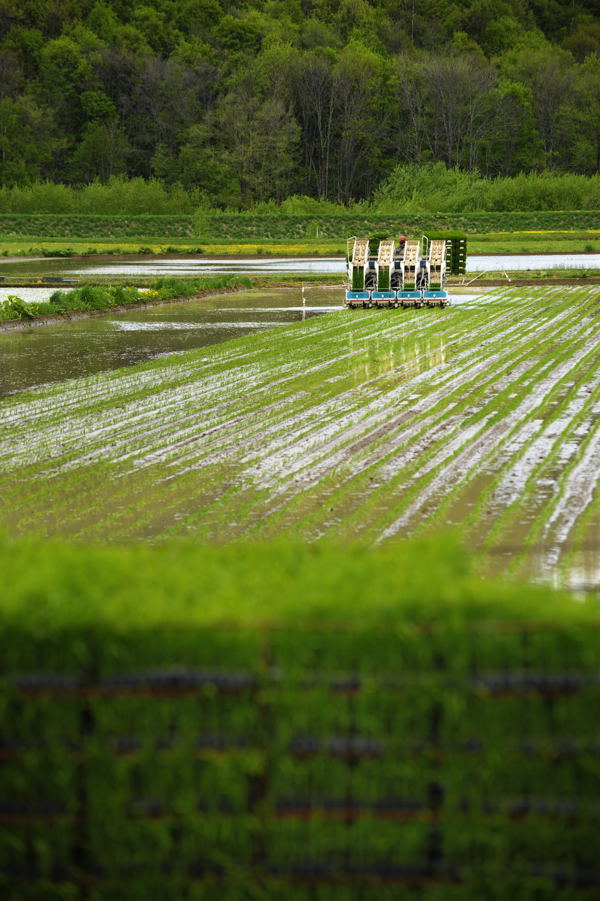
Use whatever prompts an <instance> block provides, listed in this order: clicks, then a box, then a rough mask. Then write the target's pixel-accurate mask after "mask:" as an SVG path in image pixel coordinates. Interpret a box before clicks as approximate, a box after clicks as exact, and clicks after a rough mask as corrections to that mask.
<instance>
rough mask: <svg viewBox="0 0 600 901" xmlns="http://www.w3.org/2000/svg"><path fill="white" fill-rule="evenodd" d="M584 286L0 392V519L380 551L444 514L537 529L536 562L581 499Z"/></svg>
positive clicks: (592, 462) (259, 340) (586, 435)
mask: <svg viewBox="0 0 600 901" xmlns="http://www.w3.org/2000/svg"><path fill="white" fill-rule="evenodd" d="M594 293H595V292H594V291H590V290H588V289H560V288H556V287H554V288H553V289H551V290H548V289H520V290H517V289H511V288H507V289H502V290H501V291H496V292H493V293H490V294H489V295H488V296H487V297H486V299H485V304H482V305H480V306H478V305H475V304H473V305H470V306H469V307H464V308H460V307H456V308H454V309H452V308H451V309H450V310H449V311H427V310H424V311H410V312H408V311H406V313H405V314H403V313H402V312H398V313H396V312H390V313H378V312H376V311H370V312H366V311H365V312H364V313H363V312H361V313H354V314H350V313H336V314H332V315H331V316H327V317H322V318H320V319H318V320H312V321H309V322H306V323H299V324H297V325H295V326H292V327H290V328H284V329H281V330H278V331H277V334H276V335H275V334H274V333H271V334H267V333H263V334H262V335H254V336H251V337H248V338H242V339H238V340H236V341H234V342H232V343H231V344H230V345H229V346H227V345H221V346H219V347H215V348H210V349H208V350H207V349H206V348H204V349H203V351H202V355H201V356H200V354H199V352H191V353H190V352H187V353H185V354H178V355H177V356H176V358H171V359H169V358H162V359H161V360H159V361H156V362H155V363H151V364H142V365H141V366H139V367H134V368H133V369H128V370H123V371H120V372H116V373H110V374H107V375H101V376H92V377H89V378H88V379H82V380H74V381H71V382H67V383H64V384H63V385H59V386H53V387H52V388H51V389H47V388H44V389H39V390H33V391H31V392H29V393H28V394H27V395H23V396H21V397H15V396H12V397H11V398H9V399H7V402H3V403H2V404H0V417H1V426H0V493H1V497H2V501H1V502H0V503H1V504H2V509H3V511H4V512H3V518H4V520H5V521H6V522H7V523H9V524H10V525H11V527H14V529H15V530H16V531H33V532H35V531H42V532H44V533H47V534H53V533H55V532H61V531H63V532H66V533H69V534H77V535H80V536H81V537H104V538H106V537H113V538H114V537H125V538H127V537H129V538H131V537H140V536H150V537H151V536H160V535H161V534H167V533H175V534H178V533H189V532H192V533H195V534H197V535H198V536H199V537H209V538H210V537H213V538H214V537H218V539H219V540H221V539H222V538H235V537H243V536H244V535H249V534H253V535H256V536H258V535H269V534H275V533H277V532H281V531H293V532H296V533H299V534H302V535H305V536H307V537H309V538H317V537H321V536H323V535H326V534H329V533H331V534H339V535H348V534H352V535H363V536H364V537H365V538H367V539H368V540H383V539H385V538H387V537H392V536H395V535H397V534H406V533H409V532H413V531H415V530H419V529H423V528H425V527H427V528H429V527H431V528H433V527H436V528H437V527H439V526H440V525H443V524H444V522H445V517H446V516H447V515H448V511H450V516H451V517H452V518H454V517H455V515H456V511H458V510H461V511H462V513H461V516H462V520H461V521H464V528H465V530H466V532H468V533H469V534H471V535H472V534H474V533H478V534H479V535H480V536H481V537H482V538H485V536H491V537H490V538H489V539H487V540H490V541H492V543H493V542H495V541H499V540H500V537H501V535H502V534H503V533H504V532H505V531H506V530H507V529H509V530H510V529H511V528H513V524H514V522H516V521H519V522H522V523H524V524H525V525H524V526H523V528H524V530H525V532H524V538H525V539H527V538H528V536H529V534H530V533H531V534H532V535H533V534H534V533H535V534H538V533H540V534H543V536H544V540H546V539H547V540H548V542H550V544H551V546H552V548H557V549H558V550H552V554H550V551H549V552H548V563H547V566H548V567H552V566H555V565H557V563H558V562H559V561H560V556H561V553H562V547H563V545H564V543H565V541H567V540H568V536H569V535H570V534H571V533H572V531H573V529H574V528H575V527H576V525H577V522H578V521H579V520H580V519H581V517H582V516H583V515H584V514H585V512H586V510H587V509H588V508H589V507H590V504H593V503H594V500H595V498H596V494H595V487H594V486H595V475H594V478H591V479H590V474H595V473H597V470H598V467H599V466H600V460H599V454H600V446H599V445H600V440H599V438H598V428H599V426H598V410H597V409H596V407H595V406H594V405H595V404H596V403H597V397H596V392H597V391H598V390H600V372H599V368H598V367H599V364H598V363H597V362H596V359H595V355H594V350H595V349H597V347H598V331H599V326H598V320H597V318H594V317H593V316H592V315H591V306H592V305H591V300H592V297H593V295H594ZM586 355H587V356H586ZM568 380H571V381H572V382H573V383H574V384H573V385H572V386H570V385H569V382H568ZM582 381H585V383H586V385H587V389H589V390H587V389H586V390H585V392H584V393H583V394H580V395H578V394H577V391H578V390H579V386H580V383H582ZM540 410H541V411H542V413H540ZM594 411H595V412H594ZM540 419H541V420H542V421H541V422H539V421H537V420H540ZM578 428H579V429H581V430H582V432H581V434H579V433H577V429H578ZM569 446H570V447H571V451H570V452H567V451H568V448H569ZM561 454H562V455H561ZM586 480H587V481H586ZM102 481H104V483H105V484H107V483H109V482H110V490H107V491H104V492H102V491H100V490H99V484H100V483H101V482H102ZM553 485H556V486H557V487H556V490H554V488H553V487H552V486H553ZM473 486H478V491H479V498H478V504H479V507H477V504H476V505H475V509H473V510H468V509H466V507H465V498H466V497H467V496H468V493H469V490H472V489H473ZM549 491H550V493H551V495H552V497H551V501H549V500H548V492H549ZM544 505H546V506H547V508H548V516H547V517H546V520H544V521H541V520H540V516H541V515H542V513H541V512H540V511H543V509H544ZM490 510H491V511H493V515H492V516H491V517H490V515H489V512H490ZM459 519H460V517H459ZM494 530H495V531H494ZM528 530H529V531H528Z"/></svg>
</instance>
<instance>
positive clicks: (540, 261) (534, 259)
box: [0, 253, 600, 290]
mask: <svg viewBox="0 0 600 901" xmlns="http://www.w3.org/2000/svg"><path fill="white" fill-rule="evenodd" d="M557 268H560V269H598V268H600V253H547V254H486V255H484V256H469V257H468V258H467V272H482V271H505V270H509V271H511V270H512V271H515V270H523V271H526V270H529V269H557ZM345 270H346V261H345V258H344V257H343V256H328V257H308V256H306V257H266V258H265V257H262V258H258V257H203V256H201V257H196V258H193V259H182V258H181V257H167V256H161V257H158V258H148V257H139V256H137V257H136V256H130V257H128V258H127V259H126V260H122V259H119V260H102V261H101V262H100V261H98V260H97V259H93V258H91V259H90V258H81V257H74V258H70V259H64V258H52V257H49V258H46V259H42V260H39V259H37V260H36V259H25V258H24V259H22V260H18V261H15V260H10V261H7V262H5V261H3V260H2V259H1V258H0V278H2V277H10V276H15V277H19V276H20V277H31V278H48V277H62V278H64V277H71V278H76V279H77V280H78V281H85V279H86V278H114V279H120V280H123V279H133V280H135V279H151V278H159V277H165V276H186V275H187V276H192V275H196V276H201V275H219V274H223V273H231V274H234V273H244V274H247V275H261V274H264V275H266V274H281V275H285V274H295V275H302V274H307V275H308V274H328V273H331V274H342V273H344V272H345ZM53 290H54V289H53Z"/></svg>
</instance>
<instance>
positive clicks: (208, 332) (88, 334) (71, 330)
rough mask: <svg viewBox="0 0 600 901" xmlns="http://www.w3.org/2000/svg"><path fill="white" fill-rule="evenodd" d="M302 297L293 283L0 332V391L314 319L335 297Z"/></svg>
mask: <svg viewBox="0 0 600 901" xmlns="http://www.w3.org/2000/svg"><path fill="white" fill-rule="evenodd" d="M37 290H41V291H47V290H48V289H31V292H33V291H37ZM10 293H15V292H13V291H11V292H10ZM18 293H19V294H21V292H20V291H19V292H18ZM28 299H37V297H34V298H28ZM304 300H305V303H304V304H303V303H302V293H301V289H299V288H298V289H295V288H291V289H283V290H282V289H278V290H274V291H271V292H260V293H259V292H257V291H253V292H251V293H245V294H237V293H236V294H234V295H227V296H221V297H214V298H205V299H202V300H198V301H187V302H185V303H177V304H165V305H162V306H153V307H148V308H146V309H143V310H136V311H135V312H127V313H113V314H109V315H106V316H100V317H92V318H89V319H79V320H77V319H76V320H73V321H64V320H63V321H57V322H55V323H50V324H46V325H44V326H43V327H42V326H40V327H33V328H28V329H26V330H24V331H15V332H5V333H1V332H0V396H2V395H7V394H13V393H15V392H18V391H24V390H26V389H27V388H32V387H34V386H38V385H43V384H47V383H50V382H58V381H62V380H63V379H69V378H75V377H79V376H84V375H91V374H93V373H97V372H103V371H105V370H108V369H116V368H119V367H121V366H128V365H130V364H133V363H139V362H141V361H143V360H149V359H153V358H155V357H158V356H162V355H164V354H169V353H176V352H178V351H184V350H190V349H192V348H196V347H205V346H208V345H209V344H220V343H221V342H223V341H228V340H230V339H232V338H238V337H240V336H241V335H245V334H248V333H249V332H257V331H262V330H264V329H268V328H272V327H276V326H280V325H286V324H289V323H290V322H295V321H297V320H302V319H307V318H310V317H312V316H318V315H321V314H323V313H326V312H329V311H330V310H332V309H339V308H340V307H341V305H342V302H343V295H342V293H341V291H340V290H339V289H317V288H309V289H306V290H305V294H304Z"/></svg>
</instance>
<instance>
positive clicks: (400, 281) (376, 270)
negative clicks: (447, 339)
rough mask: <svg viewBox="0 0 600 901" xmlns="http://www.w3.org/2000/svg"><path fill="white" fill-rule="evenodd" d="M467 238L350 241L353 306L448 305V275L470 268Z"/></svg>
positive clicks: (443, 236)
mask: <svg viewBox="0 0 600 901" xmlns="http://www.w3.org/2000/svg"><path fill="white" fill-rule="evenodd" d="M466 260H467V239H466V236H465V235H463V234H460V233H456V232H452V233H448V232H446V233H443V232H442V233H436V234H434V233H430V234H429V235H423V237H422V239H421V240H420V241H419V240H412V239H407V238H404V237H400V238H398V239H397V240H395V239H393V238H384V237H382V236H380V235H376V236H374V237H372V238H349V239H348V252H347V261H348V288H347V291H346V305H347V306H348V307H423V306H429V307H434V306H437V307H445V306H446V305H447V304H448V303H449V302H450V300H449V297H448V292H447V291H446V289H445V283H446V276H447V275H448V274H451V275H460V274H463V273H464V272H465V264H466Z"/></svg>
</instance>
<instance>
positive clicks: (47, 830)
mask: <svg viewBox="0 0 600 901" xmlns="http://www.w3.org/2000/svg"><path fill="white" fill-rule="evenodd" d="M239 349H240V350H241V347H240V348H239ZM0 568H1V569H2V572H3V575H4V585H5V588H4V592H3V596H2V601H1V603H0V624H1V626H2V629H1V631H0V636H1V637H0V651H1V653H0V677H1V679H2V689H3V694H2V699H3V703H2V705H1V706H0V725H1V730H2V737H3V743H2V748H1V751H2V760H3V767H2V778H1V783H2V785H1V788H2V798H3V803H2V809H1V810H0V873H1V875H0V888H1V889H2V890H3V892H4V895H5V897H7V898H9V897H10V898H14V899H23V901H26V899H34V898H36V899H39V898H42V897H43V898H48V899H52V901H54V899H56V901H58V899H65V898H68V899H71V901H78V899H83V898H84V897H85V898H89V899H91V901H115V899H117V901H121V899H122V901H124V899H128V901H130V899H134V901H142V899H158V898H184V897H185V898H189V899H203V901H218V899H222V898H227V899H228V901H247V899H248V898H250V897H252V898H257V899H259V898H260V899H265V901H267V899H268V901H313V899H315V898H322V899H327V901H365V899H367V898H368V899H372V901H375V899H377V901H396V899H398V898H400V897H402V898H405V897H406V898H409V897H410V898H412V897H415V892H417V893H418V897H419V898H422V899H423V901H442V899H444V901H447V899H451V901H480V899H481V898H483V897H485V898H489V899H494V901H504V899H506V898H511V899H514V901H528V899H531V898H534V897H535V898H536V899H537V901H554V899H556V898H559V897H560V898H564V899H565V901H566V899H575V898H577V899H578V901H592V899H595V898H596V897H597V888H598V874H597V866H596V859H597V831H598V781H597V775H596V774H597V728H596V720H595V718H594V716H593V715H591V713H592V711H593V710H594V709H596V708H597V705H598V700H599V698H598V694H599V688H598V682H597V660H598V652H599V636H600V631H599V628H600V619H599V614H598V608H597V604H596V603H595V602H592V601H588V602H581V603H574V602H573V600H572V599H571V598H570V597H569V596H567V595H565V594H560V593H557V592H554V591H551V590H548V589H546V588H542V587H540V586H537V587H536V586H519V585H511V584H503V583H498V582H482V581H481V580H480V579H479V578H476V577H474V576H473V574H472V572H471V571H470V567H469V564H468V559H467V557H466V556H465V555H464V554H463V553H461V552H460V551H459V550H458V549H457V547H456V546H455V545H454V544H452V543H450V544H448V543H447V542H444V543H441V542H440V541H437V542H433V543H425V542H421V543H406V542H396V543H394V544H393V545H391V546H389V547H387V548H381V549H379V550H377V551H371V550H369V549H366V548H365V546H364V545H360V546H357V545H351V546H349V547H345V548H344V547H336V546H333V547H332V546H327V545H321V546H319V547H316V548H315V547H308V546H307V545H305V544H297V543H290V542H286V543H274V544H264V545H259V546H246V547H239V546H235V547H231V546H230V547H225V548H207V547H203V546H202V545H198V544H197V543H196V542H193V543H192V542H187V543H183V544H181V543H177V544H173V543H171V544H167V545H165V546H162V547H159V548H149V547H148V546H147V545H138V546H134V547H131V546H130V547H127V548H126V547H116V546H113V547H110V548H107V547H104V548H98V547H95V548H94V547H81V546H76V545H67V544H64V543H60V542H47V541H44V542H32V541H26V542H2V541H0Z"/></svg>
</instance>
